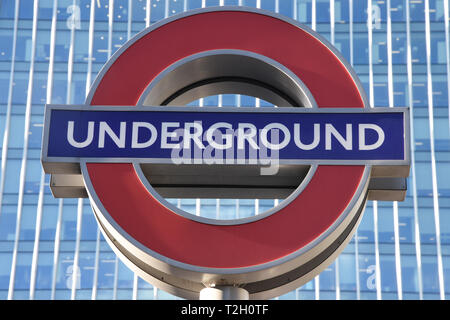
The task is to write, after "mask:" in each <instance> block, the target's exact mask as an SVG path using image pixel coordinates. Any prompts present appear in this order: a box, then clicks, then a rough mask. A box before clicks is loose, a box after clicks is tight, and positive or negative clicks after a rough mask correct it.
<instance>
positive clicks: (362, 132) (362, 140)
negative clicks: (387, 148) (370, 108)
mask: <svg viewBox="0 0 450 320" xmlns="http://www.w3.org/2000/svg"><path fill="white" fill-rule="evenodd" d="M358 129H359V130H358V131H359V150H374V149H377V148H379V147H380V146H381V145H382V144H383V142H384V131H383V129H381V128H380V127H379V126H377V125H376V124H370V123H361V124H360V125H359V127H358ZM368 129H370V130H375V131H376V132H377V134H378V140H377V141H376V142H375V143H372V144H370V145H368V144H366V130H368Z"/></svg>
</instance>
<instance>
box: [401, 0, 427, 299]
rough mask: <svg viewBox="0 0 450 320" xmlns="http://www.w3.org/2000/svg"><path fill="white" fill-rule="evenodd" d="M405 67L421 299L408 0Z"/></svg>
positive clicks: (421, 296) (419, 285) (418, 280)
mask: <svg viewBox="0 0 450 320" xmlns="http://www.w3.org/2000/svg"><path fill="white" fill-rule="evenodd" d="M405 10H406V64H407V65H406V69H407V78H408V105H409V118H410V121H409V123H410V146H411V180H412V192H413V206H414V242H415V250H416V262H417V282H418V287H419V288H418V289H419V299H420V300H422V299H423V282H422V252H421V241H420V228H419V212H418V201H417V183H416V159H415V152H414V151H415V150H414V149H415V143H414V121H413V120H414V100H413V92H412V88H413V85H412V50H411V24H410V12H409V1H406V7H405Z"/></svg>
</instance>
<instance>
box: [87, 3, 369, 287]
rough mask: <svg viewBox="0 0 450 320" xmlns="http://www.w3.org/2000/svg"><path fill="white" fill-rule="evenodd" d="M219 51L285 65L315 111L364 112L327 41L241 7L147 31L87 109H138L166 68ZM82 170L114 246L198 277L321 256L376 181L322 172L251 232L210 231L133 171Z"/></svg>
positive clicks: (355, 173) (350, 169)
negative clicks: (121, 244)
mask: <svg viewBox="0 0 450 320" xmlns="http://www.w3.org/2000/svg"><path fill="white" fill-rule="evenodd" d="M219 49H236V50H246V51H250V52H254V53H257V54H260V55H263V56H266V57H268V58H270V59H273V60H275V61H277V62H279V63H280V64H282V65H283V66H285V67H286V68H288V69H289V70H291V71H292V72H293V73H294V74H296V75H297V76H298V77H299V78H300V79H301V80H302V81H303V83H304V84H305V85H306V86H307V87H308V89H309V90H310V92H311V93H312V95H313V96H314V98H315V100H316V102H317V105H318V107H319V108H340V107H346V108H349V107H353V108H364V107H368V105H367V101H366V99H365V95H364V92H363V90H362V87H361V85H360V83H359V82H358V79H357V77H356V76H355V74H354V73H353V71H352V69H351V68H350V67H349V66H348V64H346V63H345V61H344V60H343V59H342V57H341V56H340V55H339V53H338V52H337V51H336V50H335V49H333V48H332V46H330V45H329V44H328V43H327V42H326V40H324V39H323V38H321V37H320V36H318V35H317V34H315V33H314V32H313V31H312V30H310V29H309V28H307V27H305V26H300V25H299V24H298V23H296V22H294V21H293V20H288V19H286V18H284V17H283V18H280V17H279V16H275V15H274V14H272V13H268V12H264V11H259V10H258V11H256V10H248V9H242V8H235V7H234V8H226V9H224V8H223V7H222V8H220V10H217V9H211V8H209V9H203V10H196V11H193V12H187V13H184V14H182V15H178V16H174V17H171V18H169V19H166V20H164V21H162V22H160V23H158V24H155V25H153V26H152V27H150V28H148V29H146V30H144V31H143V32H141V33H140V34H138V35H137V36H136V37H135V38H133V39H132V40H130V41H129V42H128V43H126V44H125V45H124V46H123V48H121V49H120V50H119V51H118V52H116V54H115V55H114V56H113V57H112V58H111V59H110V61H109V62H108V63H107V65H106V66H105V67H104V69H103V70H102V71H101V73H100V75H99V76H98V77H97V79H96V81H95V82H94V84H93V87H92V89H91V92H90V94H89V96H88V99H87V104H91V105H136V103H137V101H138V100H139V98H140V96H141V95H142V93H143V92H144V90H145V88H146V87H147V85H148V84H149V83H150V82H151V81H152V80H153V79H154V78H155V77H156V76H157V75H158V74H159V73H161V72H162V71H163V70H164V69H166V68H167V67H168V66H170V65H171V64H173V63H175V62H176V61H179V60H181V59H183V58H186V57H188V56H190V55H194V54H197V53H199V52H203V51H209V50H219ZM82 169H83V176H84V178H85V181H86V184H87V189H88V193H89V196H90V198H91V201H92V202H93V204H94V207H95V208H96V209H97V210H95V211H96V216H97V219H98V220H99V222H100V224H101V225H102V226H103V229H104V228H105V227H106V226H109V227H112V229H113V230H115V231H116V232H115V233H114V234H112V242H113V243H114V244H117V243H119V242H121V241H125V242H127V243H128V244H131V246H133V245H134V246H135V247H138V248H139V250H138V251H139V252H138V253H137V255H140V256H141V258H142V260H146V261H149V262H150V263H155V264H156V265H157V264H158V262H161V261H164V263H163V264H162V265H163V266H162V268H163V269H169V268H170V267H173V266H174V268H175V269H176V270H178V269H186V270H188V271H187V273H188V277H189V276H191V277H193V278H198V277H199V276H198V275H197V271H198V272H203V273H208V274H209V273H211V274H215V273H218V274H243V273H245V270H249V271H254V270H269V269H270V268H272V269H270V270H274V269H273V268H274V267H279V266H280V265H283V267H282V268H279V271H278V274H281V273H282V272H285V271H286V270H288V269H292V268H293V266H292V265H289V261H291V260H293V259H294V258H296V257H298V256H299V255H303V256H305V261H306V260H308V259H310V258H311V257H312V256H313V255H314V254H317V252H320V250H322V249H323V248H322V249H321V247H322V246H323V244H321V239H324V238H325V237H327V236H329V235H330V234H331V233H333V232H338V231H339V230H340V228H341V229H342V228H343V227H342V226H345V223H343V222H344V221H347V224H348V223H349V221H350V220H351V219H352V218H353V216H352V215H354V211H355V210H353V209H354V208H353V207H355V206H357V204H358V203H359V205H360V206H363V204H361V203H362V202H365V194H366V193H367V182H368V177H369V172H370V166H368V165H367V166H352V165H343V166H325V165H320V166H318V168H317V170H316V171H315V173H314V175H313V177H312V179H311V180H310V182H309V184H308V185H307V186H306V188H304V190H303V191H302V192H301V193H300V194H299V195H298V196H297V197H296V198H295V199H293V200H292V201H291V202H290V203H288V204H287V205H285V206H284V207H282V208H281V209H280V210H279V211H278V212H276V213H274V214H272V215H270V216H268V217H266V218H264V219H261V220H257V221H254V222H250V223H245V224H237V225H211V224H205V223H201V222H198V221H194V220H191V219H187V218H185V217H182V216H180V215H177V214H175V213H174V212H173V211H171V210H170V209H169V208H168V207H166V206H165V205H164V204H163V203H161V202H160V201H158V199H156V198H154V197H153V196H152V195H151V194H150V193H149V191H148V189H146V188H145V186H144V185H143V183H142V182H141V180H140V179H139V177H138V174H137V173H136V171H135V169H134V167H133V164H130V163H115V164H104V163H88V162H83V163H82ZM352 212H353V213H352ZM109 230H111V229H109ZM149 253H150V254H149ZM146 254H147V255H146ZM330 263H331V262H330ZM176 272H177V271H176ZM176 272H175V273H176ZM191 273H192V274H191ZM273 275H274V276H276V275H277V274H273ZM259 277H260V275H258V276H255V279H251V280H253V281H257V280H258V279H259Z"/></svg>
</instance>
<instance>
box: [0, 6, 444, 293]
mask: <svg viewBox="0 0 450 320" xmlns="http://www.w3.org/2000/svg"><path fill="white" fill-rule="evenodd" d="M224 5H225V6H227V5H232V6H241V5H245V6H249V7H257V8H263V9H266V10H269V11H274V12H279V13H280V14H282V15H286V16H288V17H290V18H293V19H295V20H298V21H299V22H301V23H304V24H306V25H308V26H310V27H311V28H313V29H314V30H316V31H317V32H319V33H320V34H321V35H323V36H325V37H326V38H327V39H328V40H329V41H330V42H331V43H333V44H334V45H335V46H336V47H337V48H338V49H339V50H340V51H341V52H342V54H343V55H344V57H345V58H346V59H347V60H348V61H349V62H350V63H351V64H352V65H353V67H354V69H355V70H356V72H357V74H358V76H359V77H360V79H361V81H362V83H363V85H364V88H365V90H366V92H367V94H368V96H369V99H370V103H371V105H372V106H374V107H398V106H407V107H409V108H410V117H411V127H412V134H411V146H412V154H411V159H412V163H411V173H410V177H409V178H408V191H407V196H406V199H405V201H404V202H398V203H397V202H394V203H392V202H381V201H380V202H376V201H369V202H368V204H367V208H366V211H365V214H364V217H363V219H362V222H361V224H360V226H359V228H358V230H357V233H356V234H355V235H354V237H353V239H352V240H351V242H350V244H349V245H348V246H347V247H346V249H345V250H344V251H343V253H342V254H341V255H340V256H339V258H338V259H337V260H336V261H335V262H334V263H333V264H332V265H330V266H329V267H328V268H327V269H326V270H325V271H323V272H322V273H321V274H320V275H319V276H317V277H316V278H315V279H313V280H312V281H310V282H308V283H306V284H305V285H303V286H302V287H300V288H298V289H297V290H294V291H292V292H290V293H288V294H285V295H283V296H281V297H279V299H449V298H450V128H449V123H450V118H449V115H450V108H449V106H450V102H449V101H450V96H449V95H448V91H449V90H448V89H449V85H450V82H449V77H450V37H449V31H450V30H449V0H383V1H380V0H34V1H32V0H20V1H19V0H16V1H14V0H0V137H1V141H2V144H1V171H0V299H177V297H174V296H172V295H170V294H168V293H165V292H163V291H162V290H158V289H156V288H154V287H153V286H152V285H150V284H148V283H146V282H145V281H143V280H142V279H140V278H139V277H137V276H135V275H134V274H133V272H132V271H130V270H129V269H128V268H127V267H126V266H125V265H124V264H123V263H122V262H121V261H120V260H119V259H118V258H117V257H116V255H115V254H114V253H113V251H112V250H111V249H110V248H109V246H108V245H107V243H106V242H105V240H104V239H103V236H102V234H101V233H100V232H99V230H98V228H97V223H96V221H95V218H94V215H93V214H92V211H91V208H90V204H89V201H88V200H87V199H55V198H53V196H52V195H51V192H50V189H49V176H48V175H45V174H44V173H43V171H42V168H41V163H40V151H41V150H40V148H41V135H42V128H43V113H44V105H45V104H46V103H54V104H58V103H59V104H82V103H83V102H84V99H85V97H86V95H87V92H88V90H89V86H90V84H91V83H92V81H93V79H94V78H95V76H96V74H97V73H98V72H99V70H100V69H101V67H102V66H103V64H104V63H105V62H106V61H107V60H108V58H109V57H110V56H111V55H112V54H113V53H114V52H115V51H116V50H117V49H118V48H119V47H120V46H121V45H122V44H124V43H125V42H126V41H127V40H128V39H130V37H132V36H133V35H135V34H136V33H138V32H139V31H141V30H143V29H144V28H145V27H147V26H149V25H151V24H153V23H155V22H157V21H159V20H161V19H164V18H165V17H168V16H171V15H174V14H177V13H180V12H182V11H186V10H189V9H194V8H201V7H209V6H224ZM368 8H369V9H368ZM230 23H233V22H232V21H230ZM195 103H200V104H202V105H219V106H236V105H238V106H249V107H252V106H253V107H254V106H256V107H258V106H264V105H266V103H265V102H264V101H261V100H259V99H255V98H251V97H244V96H236V95H220V96H215V97H206V98H204V99H201V100H200V101H197V102H195ZM195 103H194V104H195ZM171 201H173V203H175V204H176V205H178V206H179V207H180V208H182V209H184V210H186V211H188V212H192V213H197V214H202V215H205V216H209V217H219V218H234V217H236V216H239V217H243V216H246V215H247V216H248V215H253V214H258V213H260V212H263V211H265V210H267V209H268V208H271V207H273V206H274V205H276V204H277V203H278V200H262V199H260V200H258V199H256V200H255V199H250V200H243V199H240V200H235V199H220V200H216V199H171Z"/></svg>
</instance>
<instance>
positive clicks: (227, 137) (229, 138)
mask: <svg viewBox="0 0 450 320" xmlns="http://www.w3.org/2000/svg"><path fill="white" fill-rule="evenodd" d="M219 128H226V129H229V130H233V126H232V125H231V124H230V123H227V122H217V123H215V124H213V125H212V126H211V127H209V129H208V130H207V131H206V141H208V143H209V144H210V145H211V146H212V147H213V148H216V149H220V150H224V149H229V148H231V147H232V146H233V135H232V134H230V133H227V134H222V133H221V132H220V131H219V130H217V129H219ZM216 130H217V131H218V132H217V133H215V131H216ZM227 131H228V130H227ZM213 135H214V136H216V137H223V140H224V141H225V143H224V144H219V143H217V142H216V141H214V139H213Z"/></svg>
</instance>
